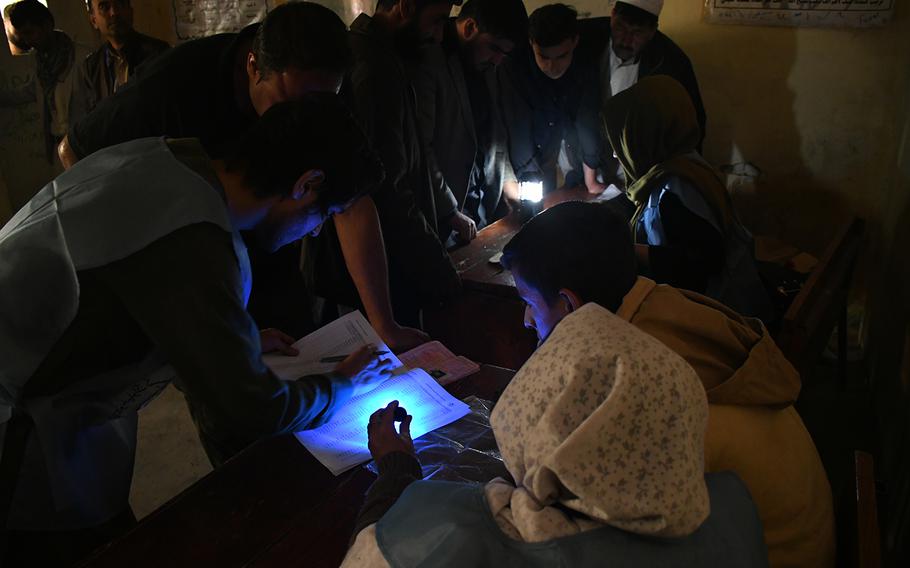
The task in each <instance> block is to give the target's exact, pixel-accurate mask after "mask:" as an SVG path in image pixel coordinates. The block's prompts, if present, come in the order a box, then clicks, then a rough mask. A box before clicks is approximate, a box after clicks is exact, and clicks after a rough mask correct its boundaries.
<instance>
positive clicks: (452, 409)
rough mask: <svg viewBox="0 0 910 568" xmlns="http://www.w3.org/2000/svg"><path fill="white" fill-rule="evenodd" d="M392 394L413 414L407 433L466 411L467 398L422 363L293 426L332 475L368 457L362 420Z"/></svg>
mask: <svg viewBox="0 0 910 568" xmlns="http://www.w3.org/2000/svg"><path fill="white" fill-rule="evenodd" d="M393 400H397V401H398V403H399V405H400V406H401V407H403V408H404V409H405V410H407V412H408V414H410V415H411V416H413V417H414V418H413V420H412V422H411V437H412V438H419V437H420V436H423V435H424V434H426V433H427V432H432V431H433V430H435V429H437V428H441V427H443V426H445V425H446V424H449V423H451V422H454V421H455V420H458V419H459V418H461V417H462V416H464V415H466V414H467V413H468V412H469V411H470V409H469V407H468V405H467V404H465V403H463V402H461V401H460V400H458V399H457V398H455V397H453V396H452V395H450V394H449V393H448V392H446V391H445V389H443V388H442V387H441V386H439V384H437V382H436V381H435V380H433V377H431V376H430V375H428V374H427V373H426V371H424V370H422V369H412V370H410V371H408V372H406V373H403V374H401V375H398V376H395V377H392V378H390V379H389V380H387V381H385V382H383V383H382V384H381V385H380V386H378V387H376V388H375V389H374V390H372V391H370V392H368V393H366V394H363V395H361V396H358V397H355V398H352V399H351V400H350V401H348V403H347V404H345V405H344V406H343V407H342V408H340V409H338V410H337V411H336V413H335V416H333V417H332V420H330V421H329V422H328V423H327V424H324V425H323V426H321V427H319V428H316V429H315V430H305V431H303V432H297V434H296V436H297V439H298V440H300V443H302V444H303V445H304V446H305V447H306V449H308V450H309V451H310V453H312V454H313V455H314V456H315V457H316V459H318V460H319V461H320V463H322V465H324V466H326V467H327V468H328V469H329V471H331V472H332V473H333V474H334V475H340V474H342V473H344V472H345V471H347V470H349V469H351V468H353V467H355V466H357V465H360V464H361V463H364V462H366V461H369V460H370V450H369V449H368V448H367V422H369V419H370V415H371V414H373V413H374V412H376V411H377V410H379V409H380V408H383V407H385V406H386V405H388V404H389V403H390V402H392V401H393Z"/></svg>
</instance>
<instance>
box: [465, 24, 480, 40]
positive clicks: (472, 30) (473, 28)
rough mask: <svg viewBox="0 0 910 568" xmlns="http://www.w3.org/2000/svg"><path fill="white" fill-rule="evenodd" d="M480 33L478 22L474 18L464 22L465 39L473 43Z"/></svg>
mask: <svg viewBox="0 0 910 568" xmlns="http://www.w3.org/2000/svg"><path fill="white" fill-rule="evenodd" d="M479 32H480V30H478V29H477V21H476V20H475V19H474V18H465V20H464V39H465V40H467V41H471V40H472V39H474V37H475V36H476V35H477V34H478V33H479Z"/></svg>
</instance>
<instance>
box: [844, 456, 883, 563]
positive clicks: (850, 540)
mask: <svg viewBox="0 0 910 568" xmlns="http://www.w3.org/2000/svg"><path fill="white" fill-rule="evenodd" d="M874 473H875V472H874V467H873V461H872V456H871V455H869V454H867V453H866V452H860V451H857V452H855V453H854V474H855V485H854V486H853V487H850V488H849V489H850V491H849V492H848V493H849V495H850V498H849V499H844V500H843V502H842V503H841V507H840V511H839V514H838V519H837V520H838V543H837V556H838V562H837V565H838V568H879V567H880V566H881V560H882V541H881V534H880V532H879V527H878V507H877V505H876V497H875V475H874Z"/></svg>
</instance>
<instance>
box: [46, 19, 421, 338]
mask: <svg viewBox="0 0 910 568" xmlns="http://www.w3.org/2000/svg"><path fill="white" fill-rule="evenodd" d="M350 64H351V50H350V47H349V46H348V37H347V29H346V27H345V25H344V22H342V21H341V19H340V18H339V17H338V16H337V15H336V14H335V13H334V12H332V11H331V10H329V9H328V8H325V7H324V6H320V5H319V4H315V3H312V2H293V3H288V4H282V5H281V6H278V7H277V8H275V9H274V10H271V11H269V14H268V15H267V16H266V18H265V20H263V22H262V23H260V24H253V25H251V26H247V27H246V28H245V29H243V30H242V31H241V32H240V33H236V34H217V35H214V36H211V37H207V38H202V39H198V40H194V41H189V42H186V43H184V44H181V45H180V46H178V47H175V48H174V49H171V50H168V51H167V52H165V53H163V54H161V56H160V57H157V58H156V59H155V60H154V61H150V62H149V64H148V65H146V66H144V67H143V70H142V73H141V76H140V77H137V78H135V79H133V80H131V81H130V82H128V83H127V84H126V85H124V87H123V88H121V89H119V90H118V91H117V92H116V93H115V94H114V95H113V96H111V97H109V98H107V99H104V100H103V101H101V102H100V103H99V104H98V106H97V107H95V109H94V110H93V111H92V112H91V113H89V114H88V115H86V116H85V117H83V118H82V120H80V121H78V122H76V123H75V124H74V125H72V126H71V128H70V130H69V133H68V134H67V137H66V139H64V140H63V141H62V142H61V144H60V146H59V149H58V150H59V154H60V159H61V161H62V162H63V164H64V166H66V167H69V166H71V165H72V164H73V163H75V162H76V161H77V160H79V159H81V158H84V157H85V156H88V155H89V154H91V153H92V152H95V151H97V150H100V149H101V148H105V147H107V146H110V145H113V144H118V143H120V142H126V141H128V140H133V139H135V138H141V137H145V136H171V137H194V138H198V139H199V140H200V142H201V143H202V146H203V147H204V148H205V150H206V152H207V153H208V154H209V155H211V156H214V157H221V156H223V155H224V152H225V149H226V148H228V147H229V146H230V144H231V143H232V141H234V140H235V139H236V138H238V137H239V136H242V135H243V133H245V132H246V131H247V130H248V129H249V128H250V127H251V125H252V124H253V123H254V122H255V121H256V118H257V116H258V115H261V114H262V113H263V112H265V111H266V110H268V108H269V107H271V106H272V105H273V104H275V103H278V102H282V101H287V100H295V99H298V98H300V97H301V96H303V95H304V94H306V93H311V92H329V93H337V92H338V90H339V88H340V86H341V82H342V78H343V76H344V73H345V71H346V70H347V69H348V67H349V66H350ZM333 225H334V226H335V227H336V228H337V231H338V238H339V240H340V242H341V251H340V253H339V254H343V255H344V258H343V260H339V262H341V263H343V264H344V265H345V266H346V267H347V268H346V270H349V271H350V274H351V277H352V279H353V281H354V284H356V287H357V293H359V300H360V301H362V303H363V306H364V308H365V311H366V314H367V316H368V318H369V319H370V323H371V324H372V325H373V327H375V328H376V330H377V332H378V333H379V335H380V336H381V337H382V338H383V340H384V341H385V342H386V343H387V344H388V345H389V346H390V347H392V348H393V349H396V350H401V349H407V348H410V347H413V346H414V345H417V344H420V343H423V342H425V341H426V340H427V339H428V337H427V335H426V334H424V333H423V332H421V331H419V330H417V329H414V328H408V327H403V326H401V325H399V324H398V322H397V321H396V320H395V318H394V317H393V314H392V308H391V305H390V300H389V288H388V284H389V283H388V267H387V264H386V253H385V249H384V245H383V240H382V235H381V232H380V227H379V220H378V218H377V214H376V210H375V206H374V203H373V199H372V197H371V196H364V197H363V198H362V199H359V200H357V202H355V203H354V204H353V205H352V206H351V207H350V208H349V209H348V210H347V211H345V212H344V213H342V214H339V215H338V216H337V217H336V218H335V219H334V221H333ZM289 250H290V247H289V248H288V249H283V250H282V251H280V253H279V254H282V255H283V256H284V257H286V260H287V263H284V262H283V260H284V259H280V260H279V261H278V263H277V264H278V266H277V267H275V266H273V263H271V262H269V260H270V259H267V258H261V255H254V257H253V259H252V260H253V262H254V270H256V271H257V272H262V271H263V270H265V269H273V270H274V273H275V274H274V276H272V274H273V271H272V270H268V271H267V274H263V276H266V275H268V276H269V277H270V279H271V280H282V279H285V278H294V279H296V280H297V281H299V283H300V284H299V286H298V287H297V289H296V290H291V291H290V293H289V294H288V296H289V297H287V298H286V299H283V300H282V301H286V302H287V303H288V304H289V305H279V306H277V307H275V308H272V309H269V310H268V311H266V310H257V314H256V315H257V317H258V318H259V320H260V323H261V324H262V327H270V326H271V327H277V325H273V321H274V320H276V319H279V322H278V324H284V322H286V321H287V320H288V319H289V318H286V317H282V316H283V314H284V312H286V311H288V310H289V309H291V307H293V308H294V309H295V310H296V312H295V315H298V316H299V317H301V318H302V317H305V316H306V314H308V313H309V312H310V311H311V310H310V306H309V304H306V305H303V306H301V305H299V304H300V303H301V302H300V300H299V297H300V296H301V295H302V294H303V293H304V290H302V288H303V285H304V284H303V279H302V278H301V277H300V275H299V270H298V268H297V267H298V266H299V264H300V258H299V255H294V254H288V252H287V251H289ZM290 252H291V253H293V251H292V250H290ZM285 264H289V266H285ZM265 280H266V278H260V279H259V281H258V284H257V285H256V287H257V288H259V286H260V285H262V284H263V283H264V282H265ZM279 284H280V282H279ZM269 292H271V290H270V291H269ZM253 294H254V296H253V298H252V300H251V305H252V306H254V307H257V306H259V305H262V304H263V303H264V302H262V301H260V300H262V299H263V298H264V299H266V300H268V299H269V298H268V296H269V293H268V292H266V293H259V290H258V289H257V290H254V292H253ZM266 307H270V308H271V306H268V304H267V303H266ZM295 331H297V332H298V335H299V334H302V333H304V332H306V331H308V330H306V329H300V330H295Z"/></svg>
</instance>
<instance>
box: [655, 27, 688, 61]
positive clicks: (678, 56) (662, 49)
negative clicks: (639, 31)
mask: <svg viewBox="0 0 910 568" xmlns="http://www.w3.org/2000/svg"><path fill="white" fill-rule="evenodd" d="M648 50H649V51H651V52H652V53H653V54H654V56H655V57H659V58H661V59H663V60H664V61H666V62H668V63H673V64H685V65H691V64H692V63H691V61H689V56H688V55H686V52H685V51H683V50H682V48H681V47H679V45H677V44H676V42H675V41H673V40H672V39H670V37H669V36H668V35H666V34H665V33H663V32H661V31H660V30H658V31H657V33H655V34H654V38H653V39H652V40H651V43H650V44H649V45H648Z"/></svg>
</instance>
